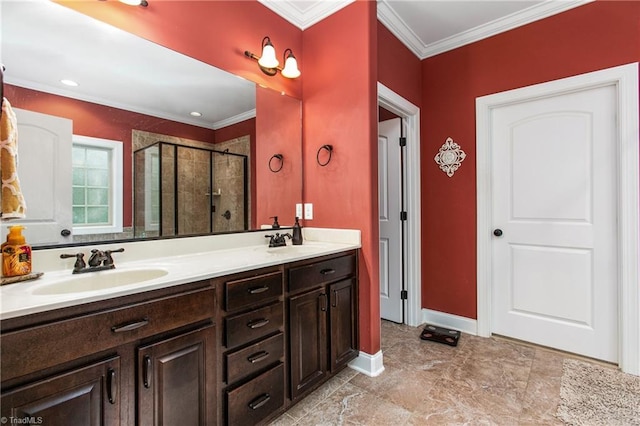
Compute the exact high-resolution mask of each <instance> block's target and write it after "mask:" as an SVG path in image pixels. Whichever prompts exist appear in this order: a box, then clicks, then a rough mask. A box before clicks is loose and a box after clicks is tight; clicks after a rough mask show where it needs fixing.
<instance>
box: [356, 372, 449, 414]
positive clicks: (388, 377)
mask: <svg viewBox="0 0 640 426" xmlns="http://www.w3.org/2000/svg"><path fill="white" fill-rule="evenodd" d="M436 381H437V377H436V376H434V375H433V374H430V373H429V372H425V371H419V370H407V369H402V368H398V367H397V366H395V365H387V366H386V367H385V371H383V372H382V374H381V375H379V376H377V377H368V376H366V375H364V374H360V375H358V376H357V377H354V378H353V379H351V381H350V382H349V383H351V384H353V385H355V386H358V387H360V388H362V389H364V390H366V391H368V392H370V393H372V394H374V395H377V396H379V397H381V398H384V399H385V400H387V401H390V402H392V403H394V404H396V405H399V406H401V407H403V408H406V409H407V410H412V411H413V410H415V409H417V408H418V407H419V405H420V404H421V403H422V401H423V400H424V399H425V398H426V396H427V392H428V391H429V389H431V388H432V387H433V386H434V385H435V383H436Z"/></svg>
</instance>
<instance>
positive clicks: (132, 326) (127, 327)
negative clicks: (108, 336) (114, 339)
mask: <svg viewBox="0 0 640 426" xmlns="http://www.w3.org/2000/svg"><path fill="white" fill-rule="evenodd" d="M147 324H149V318H143V319H141V320H140V321H136V322H130V323H128V324H123V325H114V326H113V327H111V331H113V332H114V333H124V332H126V331H132V330H136V329H138V328H141V327H144V326H145V325H147Z"/></svg>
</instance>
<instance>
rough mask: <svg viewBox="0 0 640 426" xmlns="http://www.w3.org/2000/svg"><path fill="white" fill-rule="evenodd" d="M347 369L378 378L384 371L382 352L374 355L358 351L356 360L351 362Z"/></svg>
mask: <svg viewBox="0 0 640 426" xmlns="http://www.w3.org/2000/svg"><path fill="white" fill-rule="evenodd" d="M349 367H351V368H352V369H354V370H356V371H358V372H360V373H362V374H365V375H367V376H369V377H376V376H379V375H380V374H382V372H383V371H384V365H382V351H378V353H376V354H375V355H369V354H368V353H365V352H362V351H360V354H359V355H358V358H356V359H354V360H353V361H351V362H350V363H349Z"/></svg>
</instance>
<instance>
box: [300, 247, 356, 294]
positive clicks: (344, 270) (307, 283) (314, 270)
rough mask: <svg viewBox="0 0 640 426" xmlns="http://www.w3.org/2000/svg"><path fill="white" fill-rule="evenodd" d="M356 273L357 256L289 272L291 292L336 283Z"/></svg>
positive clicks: (351, 255)
mask: <svg viewBox="0 0 640 426" xmlns="http://www.w3.org/2000/svg"><path fill="white" fill-rule="evenodd" d="M355 272H356V256H355V254H350V255H347V256H341V257H336V258H333V259H328V260H323V261H320V262H317V263H312V264H310V265H305V266H300V267H294V268H291V269H290V270H289V291H291V292H294V291H299V290H304V289H307V288H312V287H315V286H317V285H319V284H322V283H325V282H329V281H334V280H336V279H338V278H341V277H345V276H348V275H351V274H355Z"/></svg>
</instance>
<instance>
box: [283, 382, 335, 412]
mask: <svg viewBox="0 0 640 426" xmlns="http://www.w3.org/2000/svg"><path fill="white" fill-rule="evenodd" d="M345 383H346V382H345V381H344V380H343V379H341V378H339V377H332V378H331V379H330V380H329V381H327V382H326V383H325V384H323V385H322V386H320V387H319V388H318V389H316V390H314V391H313V392H311V393H310V394H309V395H308V396H307V397H305V398H304V399H303V400H301V401H300V402H298V403H297V404H296V405H294V406H293V407H291V408H290V409H289V410H288V411H287V414H289V415H290V416H291V417H293V418H294V419H295V420H300V419H301V418H304V417H306V416H307V415H309V413H311V412H313V411H315V410H316V406H317V405H318V404H320V403H321V402H322V401H324V400H326V399H327V398H328V397H329V396H330V395H331V394H332V393H334V392H335V391H336V390H338V389H339V388H340V387H342V386H344V385H345Z"/></svg>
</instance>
